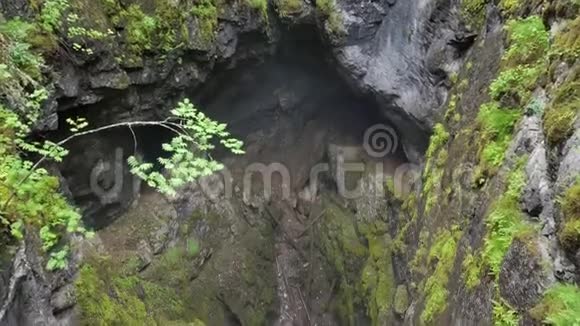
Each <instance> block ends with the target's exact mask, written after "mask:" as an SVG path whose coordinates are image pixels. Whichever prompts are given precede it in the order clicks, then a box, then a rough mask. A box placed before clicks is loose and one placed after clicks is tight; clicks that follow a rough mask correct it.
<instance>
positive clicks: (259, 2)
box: [247, 0, 268, 19]
mask: <svg viewBox="0 0 580 326" xmlns="http://www.w3.org/2000/svg"><path fill="white" fill-rule="evenodd" d="M247 1H248V4H249V5H250V7H252V8H254V9H255V10H257V11H259V12H260V13H261V14H262V17H264V18H265V19H267V18H268V0H247Z"/></svg>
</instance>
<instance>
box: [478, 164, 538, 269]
mask: <svg viewBox="0 0 580 326" xmlns="http://www.w3.org/2000/svg"><path fill="white" fill-rule="evenodd" d="M525 162H526V160H525V159H523V158H522V159H520V160H519V162H518V163H517V166H516V167H515V168H514V169H513V170H512V171H511V173H510V174H509V176H508V179H507V189H506V191H505V192H504V193H503V194H502V195H501V196H500V197H499V198H498V199H497V200H496V202H495V203H494V204H493V208H492V209H491V211H490V213H489V214H488V216H487V217H486V220H485V224H486V226H487V235H486V237H485V239H484V246H483V252H482V253H483V255H482V258H483V261H484V262H485V265H487V266H488V267H489V269H490V272H491V274H492V275H493V276H497V275H498V274H499V271H500V268H501V264H502V262H503V258H504V257H505V255H506V253H507V251H508V249H509V247H510V245H511V243H512V241H513V239H514V238H515V237H516V236H517V235H519V234H523V233H525V232H527V231H529V230H530V226H529V225H527V224H526V223H525V222H524V220H523V217H522V212H521V210H520V207H519V199H520V196H521V193H522V190H523V188H524V186H525V184H526V176H525V172H524V166H525Z"/></svg>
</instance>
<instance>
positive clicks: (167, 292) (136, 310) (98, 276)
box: [75, 257, 199, 325]
mask: <svg viewBox="0 0 580 326" xmlns="http://www.w3.org/2000/svg"><path fill="white" fill-rule="evenodd" d="M120 269H122V266H119V264H118V263H116V262H114V261H113V260H111V259H110V258H107V257H99V258H93V261H92V262H91V263H88V264H86V265H85V266H83V267H82V268H81V270H80V272H79V276H78V278H77V280H76V282H75V288H76V297H77V301H78V305H79V308H80V309H79V311H80V314H81V324H83V325H158V324H166V323H168V322H178V321H181V322H183V323H185V322H186V321H191V322H193V321H195V318H193V317H192V316H191V315H190V314H189V313H188V312H187V309H186V305H185V303H184V302H183V301H182V300H181V298H180V297H179V295H178V294H177V292H176V291H175V290H173V289H171V288H168V287H164V286H160V285H158V284H156V283H152V282H150V281H146V280H144V279H141V278H140V277H138V276H135V275H128V274H125V273H123V272H122V271H121V270H120ZM197 322H198V323H199V321H197Z"/></svg>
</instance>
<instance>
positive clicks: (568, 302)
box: [530, 284, 580, 325]
mask: <svg viewBox="0 0 580 326" xmlns="http://www.w3.org/2000/svg"><path fill="white" fill-rule="evenodd" d="M530 315H532V317H534V318H535V319H536V320H539V321H543V322H544V323H546V324H548V325H576V324H578V322H579V321H580V289H579V288H578V287H577V286H575V285H572V284H557V285H555V286H554V287H552V288H550V289H549V290H548V291H547V292H546V294H545V295H544V298H543V299H542V301H541V302H540V303H539V304H538V305H537V306H536V307H534V308H533V309H532V310H531V311H530Z"/></svg>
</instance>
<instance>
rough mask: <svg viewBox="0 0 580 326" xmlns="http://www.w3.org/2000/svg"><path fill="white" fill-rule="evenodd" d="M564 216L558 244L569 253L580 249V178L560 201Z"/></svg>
mask: <svg viewBox="0 0 580 326" xmlns="http://www.w3.org/2000/svg"><path fill="white" fill-rule="evenodd" d="M561 205H562V213H563V215H564V219H563V223H562V226H561V231H560V242H561V243H562V245H563V246H564V247H565V248H566V249H568V250H571V251H574V250H576V249H577V248H580V178H579V179H577V180H576V182H575V183H574V184H573V185H572V186H571V187H570V188H568V190H566V192H565V193H564V196H563V197H562V199H561Z"/></svg>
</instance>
